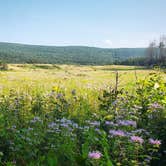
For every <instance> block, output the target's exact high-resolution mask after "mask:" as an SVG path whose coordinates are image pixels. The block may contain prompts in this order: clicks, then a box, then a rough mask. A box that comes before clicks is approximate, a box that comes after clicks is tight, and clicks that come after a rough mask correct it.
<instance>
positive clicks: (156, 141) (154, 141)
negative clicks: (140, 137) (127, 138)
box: [149, 138, 161, 145]
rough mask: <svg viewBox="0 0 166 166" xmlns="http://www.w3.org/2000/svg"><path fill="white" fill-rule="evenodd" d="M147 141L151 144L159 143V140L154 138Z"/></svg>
mask: <svg viewBox="0 0 166 166" xmlns="http://www.w3.org/2000/svg"><path fill="white" fill-rule="evenodd" d="M149 143H150V144H152V145H160V144H161V141H160V140H157V139H156V140H154V139H153V138H150V139H149Z"/></svg>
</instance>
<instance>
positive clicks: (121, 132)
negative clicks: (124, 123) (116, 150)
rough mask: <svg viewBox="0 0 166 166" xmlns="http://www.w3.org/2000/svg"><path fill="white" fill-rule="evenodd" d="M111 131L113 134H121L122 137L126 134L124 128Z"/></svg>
mask: <svg viewBox="0 0 166 166" xmlns="http://www.w3.org/2000/svg"><path fill="white" fill-rule="evenodd" d="M109 133H110V134H112V135H113V136H120V137H124V136H125V133H124V131H122V130H110V131H109Z"/></svg>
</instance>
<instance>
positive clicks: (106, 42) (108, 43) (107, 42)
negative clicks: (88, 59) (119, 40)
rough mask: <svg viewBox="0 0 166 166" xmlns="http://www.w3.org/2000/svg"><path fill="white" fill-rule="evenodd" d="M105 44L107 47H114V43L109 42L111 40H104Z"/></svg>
mask: <svg viewBox="0 0 166 166" xmlns="http://www.w3.org/2000/svg"><path fill="white" fill-rule="evenodd" d="M104 44H105V45H106V46H107V47H111V46H112V41H111V40H109V39H106V40H104Z"/></svg>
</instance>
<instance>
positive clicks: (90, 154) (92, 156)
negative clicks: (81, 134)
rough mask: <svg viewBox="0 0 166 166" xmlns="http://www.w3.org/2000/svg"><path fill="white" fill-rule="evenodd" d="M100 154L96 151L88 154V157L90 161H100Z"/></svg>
mask: <svg viewBox="0 0 166 166" xmlns="http://www.w3.org/2000/svg"><path fill="white" fill-rule="evenodd" d="M101 156H102V154H101V153H100V152H98V151H93V152H89V154H88V157H89V158H90V159H100V158H101Z"/></svg>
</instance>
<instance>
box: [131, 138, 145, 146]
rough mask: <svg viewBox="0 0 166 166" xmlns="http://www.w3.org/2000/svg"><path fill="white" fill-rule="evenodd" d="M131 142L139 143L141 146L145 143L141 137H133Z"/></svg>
mask: <svg viewBox="0 0 166 166" xmlns="http://www.w3.org/2000/svg"><path fill="white" fill-rule="evenodd" d="M131 141H132V142H137V143H140V144H142V143H143V142H144V140H143V139H142V138H141V137H139V136H131Z"/></svg>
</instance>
